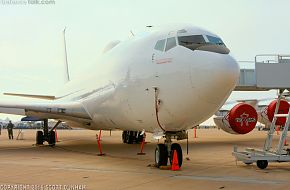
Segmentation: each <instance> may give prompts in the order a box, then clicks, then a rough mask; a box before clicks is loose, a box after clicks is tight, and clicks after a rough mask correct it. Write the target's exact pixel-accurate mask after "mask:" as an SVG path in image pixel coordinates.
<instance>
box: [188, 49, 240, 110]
mask: <svg viewBox="0 0 290 190" xmlns="http://www.w3.org/2000/svg"><path fill="white" fill-rule="evenodd" d="M208 60H209V61H207V62H205V63H204V65H203V66H201V67H200V68H199V70H198V72H195V70H194V69H195V68H194V67H193V68H192V71H191V72H192V75H193V76H192V78H195V80H196V81H197V82H195V83H194V85H195V88H197V92H198V94H199V97H200V99H202V100H204V101H206V102H208V103H212V104H215V105H220V104H221V103H223V102H224V101H225V99H226V98H227V97H228V96H229V95H230V93H231V92H232V90H233V89H234V87H235V85H236V83H237V80H238V78H239V72H240V69H239V66H238V63H237V62H236V61H235V59H234V58H233V57H232V56H230V55H222V54H213V55H211V58H210V59H209V56H208ZM198 81H202V82H200V83H199V82H198Z"/></svg>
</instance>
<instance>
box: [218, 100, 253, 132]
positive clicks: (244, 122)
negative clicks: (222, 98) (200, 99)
mask: <svg viewBox="0 0 290 190" xmlns="http://www.w3.org/2000/svg"><path fill="white" fill-rule="evenodd" d="M257 119H258V114H257V111H256V109H255V108H253V107H252V106H251V105H249V104H246V103H239V104H237V105H235V106H234V107H233V108H232V109H231V110H230V111H228V112H227V114H226V115H225V116H223V117H219V118H218V117H217V118H215V119H214V121H215V123H216V125H217V126H218V127H220V128H221V129H222V130H224V131H225V132H228V133H231V134H247V133H249V132H251V131H252V130H253V129H254V128H255V126H256V123H257Z"/></svg>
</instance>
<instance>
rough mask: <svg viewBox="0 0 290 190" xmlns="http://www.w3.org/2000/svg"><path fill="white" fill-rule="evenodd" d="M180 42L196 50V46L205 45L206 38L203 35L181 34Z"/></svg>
mask: <svg viewBox="0 0 290 190" xmlns="http://www.w3.org/2000/svg"><path fill="white" fill-rule="evenodd" d="M178 43H179V45H181V46H184V47H186V48H189V49H191V50H195V49H196V48H198V47H200V46H202V45H204V44H205V43H206V42H205V39H204V38H203V36H202V35H192V36H179V37H178Z"/></svg>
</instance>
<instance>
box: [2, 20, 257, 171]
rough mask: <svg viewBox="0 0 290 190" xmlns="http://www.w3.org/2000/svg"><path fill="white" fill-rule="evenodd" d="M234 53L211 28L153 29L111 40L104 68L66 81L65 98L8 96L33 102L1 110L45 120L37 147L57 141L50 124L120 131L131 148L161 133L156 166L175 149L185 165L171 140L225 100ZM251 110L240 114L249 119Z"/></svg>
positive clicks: (233, 74) (234, 70)
mask: <svg viewBox="0 0 290 190" xmlns="http://www.w3.org/2000/svg"><path fill="white" fill-rule="evenodd" d="M229 53H230V50H229V49H228V48H227V47H226V45H225V44H224V43H223V41H222V39H221V38H220V37H219V36H217V35H216V34H214V33H211V32H209V31H207V30H204V29H201V28H198V27H195V26H192V25H179V26H171V27H158V28H154V27H153V28H152V30H151V31H150V32H149V33H148V34H146V35H141V36H138V35H136V36H134V37H132V38H129V39H127V40H126V41H123V42H119V41H114V42H112V43H110V44H109V45H108V46H107V47H106V48H105V50H104V54H103V55H102V58H101V60H100V63H99V64H97V65H96V66H95V68H91V70H90V72H87V73H86V74H85V75H83V76H82V77H81V79H75V80H71V81H68V82H67V83H66V84H65V85H64V87H63V88H62V89H61V91H60V92H59V94H57V95H55V96H45V95H43V96H42V95H28V94H13V93H6V95H13V96H21V97H30V98H34V99H31V101H30V102H25V103H22V102H15V101H14V102H7V101H5V102H1V103H0V108H1V110H0V111H1V112H3V113H12V114H20V115H25V116H28V119H35V118H37V119H39V120H44V121H45V122H44V123H45V126H44V131H43V132H42V131H39V132H37V139H36V141H37V143H38V144H42V143H43V142H44V141H48V142H49V143H50V144H54V143H55V140H54V137H53V136H54V133H53V131H48V129H47V126H46V125H47V124H46V123H47V119H56V120H59V121H65V122H67V123H68V124H70V125H72V126H75V127H81V128H86V129H92V130H99V129H103V130H111V129H120V130H123V131H125V133H124V134H123V139H124V142H126V143H132V141H133V140H134V139H135V134H136V132H137V131H138V132H141V131H146V132H151V133H154V135H156V136H158V134H159V135H160V134H161V135H162V136H163V137H165V142H164V144H158V145H157V147H156V150H155V162H156V165H157V166H161V165H167V162H168V158H169V160H170V161H171V159H172V152H173V150H177V155H178V160H179V165H180V166H181V164H182V150H181V147H180V146H179V144H177V143H173V144H171V139H172V138H176V139H178V140H181V139H185V138H187V137H186V130H187V129H189V128H192V127H193V126H196V125H198V124H200V123H202V122H203V121H205V120H207V119H208V118H209V117H211V116H212V115H213V114H214V113H215V112H216V111H218V110H219V108H220V107H221V106H222V105H223V104H224V103H225V101H226V100H227V98H228V97H229V95H230V94H231V92H232V90H233V89H234V88H235V85H236V83H237V80H238V78H239V66H238V64H237V62H236V61H235V59H234V58H233V57H232V56H231V55H230V54H229ZM68 79H69V77H68ZM37 99H39V100H37ZM246 112H247V110H245V109H243V113H244V114H245V115H242V116H240V115H237V117H241V118H242V117H247V113H246ZM243 113H242V114H243ZM236 122H240V123H242V122H241V121H239V119H237V120H236ZM251 122H252V121H251ZM138 134H140V133H138Z"/></svg>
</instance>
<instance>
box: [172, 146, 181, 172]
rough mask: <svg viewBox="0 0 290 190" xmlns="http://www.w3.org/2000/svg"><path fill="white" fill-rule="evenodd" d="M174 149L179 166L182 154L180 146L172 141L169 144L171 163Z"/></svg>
mask: <svg viewBox="0 0 290 190" xmlns="http://www.w3.org/2000/svg"><path fill="white" fill-rule="evenodd" d="M174 150H176V153H177V158H178V165H179V167H181V166H182V161H183V155H182V148H181V146H180V145H179V144H178V143H173V144H172V145H171V152H170V163H171V164H172V160H173V154H174Z"/></svg>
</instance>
